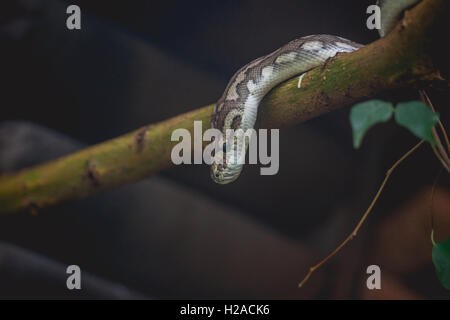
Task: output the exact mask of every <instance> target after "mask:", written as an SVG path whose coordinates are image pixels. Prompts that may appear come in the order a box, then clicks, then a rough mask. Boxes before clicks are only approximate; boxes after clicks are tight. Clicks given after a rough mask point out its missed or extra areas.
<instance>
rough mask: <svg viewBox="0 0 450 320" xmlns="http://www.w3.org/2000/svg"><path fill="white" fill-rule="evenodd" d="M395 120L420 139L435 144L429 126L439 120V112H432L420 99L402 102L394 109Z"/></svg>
mask: <svg viewBox="0 0 450 320" xmlns="http://www.w3.org/2000/svg"><path fill="white" fill-rule="evenodd" d="M395 120H396V121H397V123H398V124H399V125H401V126H403V127H406V128H407V129H408V130H409V131H411V132H412V133H413V134H414V135H416V136H417V137H419V138H420V139H424V140H426V141H428V142H429V143H431V145H433V146H434V145H435V144H436V141H435V140H434V137H433V135H432V134H431V128H432V127H434V126H435V125H436V123H437V122H438V120H439V114H438V113H436V112H433V111H432V110H431V109H430V108H429V107H428V106H427V105H426V104H424V103H422V102H420V101H410V102H402V103H399V104H398V105H397V108H396V109H395Z"/></svg>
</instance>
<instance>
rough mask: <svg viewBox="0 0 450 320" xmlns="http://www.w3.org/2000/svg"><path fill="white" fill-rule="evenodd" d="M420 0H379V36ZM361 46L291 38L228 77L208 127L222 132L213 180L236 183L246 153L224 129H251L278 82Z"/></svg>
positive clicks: (331, 39) (339, 39)
mask: <svg viewBox="0 0 450 320" xmlns="http://www.w3.org/2000/svg"><path fill="white" fill-rule="evenodd" d="M419 1H420V0H378V2H377V5H378V8H379V9H380V22H381V28H380V29H379V30H378V32H379V34H380V36H381V37H384V36H385V35H387V34H388V33H389V32H390V31H391V30H392V29H394V27H395V25H396V24H397V22H398V21H399V20H400V19H401V15H402V12H403V11H404V10H405V9H408V8H410V7H412V6H413V5H415V4H416V3H417V2H419ZM363 46H364V45H362V44H359V43H356V42H353V41H351V40H348V39H345V38H342V37H339V36H335V35H327V34H319V35H309V36H305V37H302V38H298V39H295V40H292V41H291V42H289V43H287V44H285V45H284V46H282V47H280V48H279V49H277V50H275V51H274V52H272V53H270V54H267V55H265V56H263V57H260V58H257V59H255V60H253V61H251V62H250V63H248V64H246V65H245V66H243V67H242V68H240V69H239V70H238V71H237V72H236V73H235V74H234V75H233V76H232V78H231V79H230V81H229V82H228V85H227V86H226V88H225V91H224V93H223V94H222V96H221V98H220V99H219V100H218V101H217V103H216V105H215V107H214V110H213V112H212V116H211V128H214V129H218V130H219V131H220V132H221V136H220V138H219V139H217V141H215V143H216V144H217V145H218V147H217V148H216V149H217V151H216V152H215V154H214V161H213V162H212V164H211V170H210V174H211V178H212V179H213V181H214V182H216V183H219V184H227V183H230V182H233V181H235V180H236V179H237V178H238V177H239V175H240V174H241V171H242V169H243V165H244V164H243V163H242V162H238V161H236V158H239V159H242V157H245V152H246V150H247V148H248V144H249V141H248V139H245V138H244V139H243V140H242V139H236V137H231V138H230V137H229V136H228V137H227V130H229V129H232V130H234V131H237V130H239V129H242V131H244V132H245V131H247V130H248V129H253V127H254V125H255V122H256V118H257V115H258V106H259V104H260V102H261V101H262V99H263V98H264V96H265V95H266V94H267V93H268V92H269V91H270V90H271V89H272V88H273V87H275V86H276V85H278V84H280V83H281V82H283V81H285V80H288V79H290V78H292V77H294V76H296V75H300V79H299V83H300V81H301V77H302V75H304V74H305V73H306V72H308V71H310V70H311V69H313V68H316V67H318V66H321V65H323V64H324V63H326V61H327V60H328V59H329V58H332V57H334V56H335V55H336V54H337V53H343V52H353V51H356V50H358V49H360V48H362V47H363Z"/></svg>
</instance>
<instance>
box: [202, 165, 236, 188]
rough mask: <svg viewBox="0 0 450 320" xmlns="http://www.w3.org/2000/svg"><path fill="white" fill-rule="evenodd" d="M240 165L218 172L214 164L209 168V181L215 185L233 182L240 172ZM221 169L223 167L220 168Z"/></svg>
mask: <svg viewBox="0 0 450 320" xmlns="http://www.w3.org/2000/svg"><path fill="white" fill-rule="evenodd" d="M242 167H243V166H242V165H239V166H236V168H232V167H227V168H225V169H222V170H219V169H218V168H217V166H216V165H215V164H213V165H212V166H211V171H210V173H211V179H212V180H213V181H214V182H215V183H217V184H228V183H231V182H233V181H235V180H236V179H237V178H238V177H239V175H240V173H241V171H242ZM222 168H223V167H222Z"/></svg>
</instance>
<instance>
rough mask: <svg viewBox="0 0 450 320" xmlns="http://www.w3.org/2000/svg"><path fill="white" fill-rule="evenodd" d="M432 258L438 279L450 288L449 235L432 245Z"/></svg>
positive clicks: (445, 286)
mask: <svg viewBox="0 0 450 320" xmlns="http://www.w3.org/2000/svg"><path fill="white" fill-rule="evenodd" d="M432 259H433V263H434V268H435V269H436V274H437V277H438V278H439V281H440V282H441V284H442V286H444V288H446V289H447V290H450V237H448V238H447V240H445V241H444V242H438V243H436V244H435V245H434V246H433V252H432Z"/></svg>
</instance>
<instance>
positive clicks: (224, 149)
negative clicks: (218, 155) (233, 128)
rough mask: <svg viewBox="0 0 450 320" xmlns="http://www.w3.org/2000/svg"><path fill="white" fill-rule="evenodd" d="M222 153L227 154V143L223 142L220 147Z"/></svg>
mask: <svg viewBox="0 0 450 320" xmlns="http://www.w3.org/2000/svg"><path fill="white" fill-rule="evenodd" d="M222 150H223V153H227V143H226V142H225V143H224V144H223V146H222Z"/></svg>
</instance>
